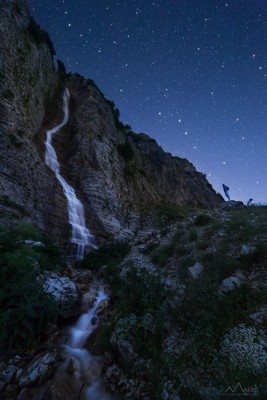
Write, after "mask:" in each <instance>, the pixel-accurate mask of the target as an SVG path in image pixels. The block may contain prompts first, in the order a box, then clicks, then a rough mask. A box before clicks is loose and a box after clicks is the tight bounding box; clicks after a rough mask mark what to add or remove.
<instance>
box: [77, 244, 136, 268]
mask: <svg viewBox="0 0 267 400" xmlns="http://www.w3.org/2000/svg"><path fill="white" fill-rule="evenodd" d="M129 250H130V246H129V244H128V243H127V242H114V243H111V244H106V245H103V246H101V247H100V248H99V249H96V250H92V251H91V252H90V253H88V254H87V255H86V256H85V257H84V259H83V260H82V261H78V262H77V263H76V265H77V266H79V267H80V268H88V269H92V270H97V269H99V268H100V267H102V266H103V265H106V266H110V265H113V264H119V263H120V262H121V261H122V260H123V259H124V258H125V257H126V255H127V254H128V252H129Z"/></svg>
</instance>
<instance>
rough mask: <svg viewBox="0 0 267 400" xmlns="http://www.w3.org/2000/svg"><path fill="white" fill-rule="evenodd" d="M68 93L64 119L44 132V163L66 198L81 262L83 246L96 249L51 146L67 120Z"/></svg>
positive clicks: (79, 203) (79, 204)
mask: <svg viewBox="0 0 267 400" xmlns="http://www.w3.org/2000/svg"><path fill="white" fill-rule="evenodd" d="M69 96H70V95H69V91H68V89H65V91H64V94H63V111H64V118H63V120H62V122H61V123H60V124H59V125H57V126H55V127H54V128H53V129H51V130H48V131H47V132H46V141H45V146H46V153H45V162H46V164H47V165H48V166H49V167H50V168H51V169H52V170H53V171H54V173H55V175H56V177H57V179H58V180H59V182H60V184H61V186H62V188H63V192H64V194H65V196H66V198H67V203H68V216H69V223H70V224H71V227H72V234H71V243H74V244H76V245H77V259H78V260H81V259H82V258H83V256H84V249H85V246H91V247H93V248H96V246H95V244H94V237H93V236H92V235H91V233H90V231H89V230H88V229H87V228H86V226H85V217H84V207H83V205H82V203H81V202H80V200H79V199H78V198H77V196H76V193H75V190H74V189H73V187H72V186H70V185H69V184H68V183H67V182H66V181H65V179H64V178H63V177H62V176H61V175H60V165H59V162H58V159H57V155H56V152H55V149H54V147H53V145H52V140H53V135H54V134H55V133H57V132H58V131H59V130H60V129H61V128H63V126H64V125H66V123H67V122H68V119H69V105H68V103H69Z"/></svg>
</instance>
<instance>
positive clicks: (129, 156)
mask: <svg viewBox="0 0 267 400" xmlns="http://www.w3.org/2000/svg"><path fill="white" fill-rule="evenodd" d="M118 152H119V154H120V155H121V156H122V157H123V158H124V160H125V161H126V162H127V161H131V160H133V158H134V151H133V148H132V145H131V143H129V142H125V143H122V144H119V145H118Z"/></svg>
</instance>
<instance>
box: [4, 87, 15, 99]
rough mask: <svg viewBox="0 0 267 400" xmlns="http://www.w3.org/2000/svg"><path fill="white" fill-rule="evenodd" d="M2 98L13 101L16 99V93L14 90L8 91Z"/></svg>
mask: <svg viewBox="0 0 267 400" xmlns="http://www.w3.org/2000/svg"><path fill="white" fill-rule="evenodd" d="M2 96H3V98H4V99H6V100H8V101H12V100H13V99H14V97H15V96H14V93H13V92H12V90H10V89H6V90H5V91H4V92H3V93H2Z"/></svg>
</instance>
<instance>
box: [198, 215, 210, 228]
mask: <svg viewBox="0 0 267 400" xmlns="http://www.w3.org/2000/svg"><path fill="white" fill-rule="evenodd" d="M211 221H212V218H211V217H210V216H209V215H206V214H201V215H198V216H197V218H196V219H195V221H194V224H195V225H196V226H204V225H207V224H210V223H211Z"/></svg>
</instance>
